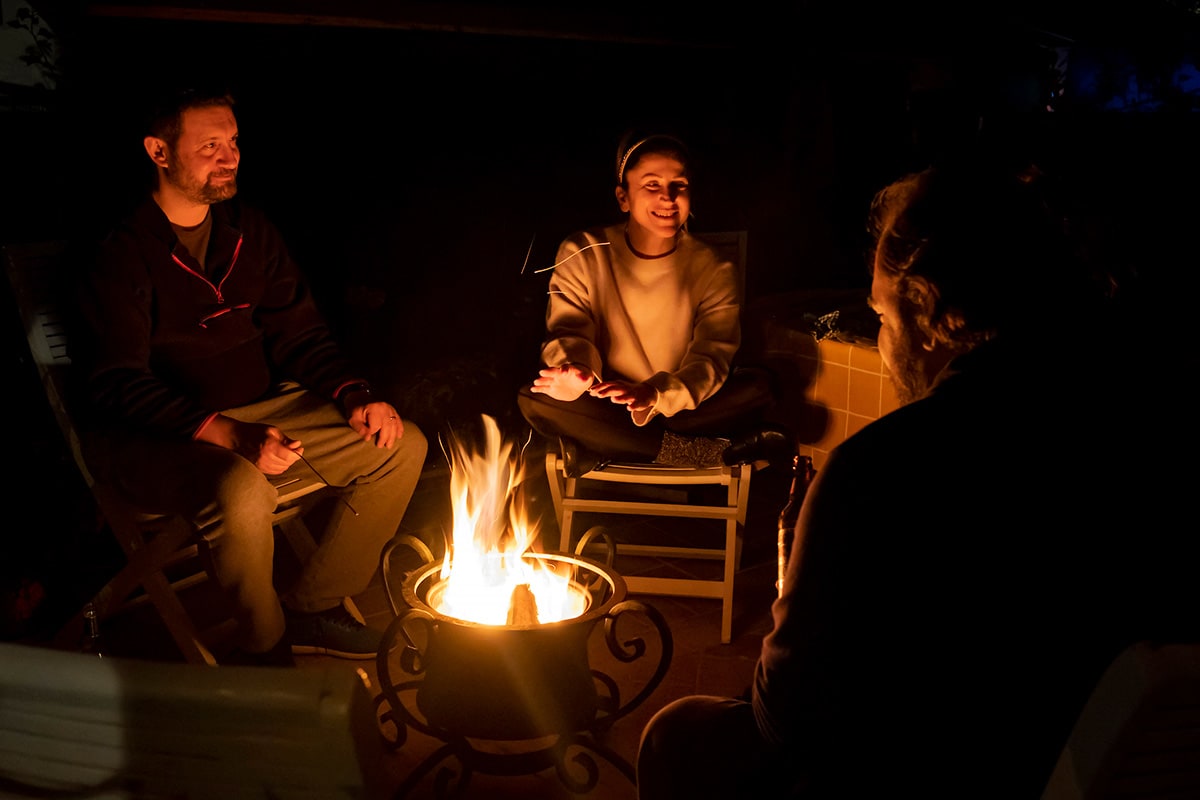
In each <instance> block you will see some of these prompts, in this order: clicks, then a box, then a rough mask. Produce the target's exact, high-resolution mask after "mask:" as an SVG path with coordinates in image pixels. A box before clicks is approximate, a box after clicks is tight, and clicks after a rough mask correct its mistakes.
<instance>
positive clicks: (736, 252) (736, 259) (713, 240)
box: [692, 231, 747, 302]
mask: <svg viewBox="0 0 1200 800" xmlns="http://www.w3.org/2000/svg"><path fill="white" fill-rule="evenodd" d="M692 235H693V236H695V237H696V238H697V239H699V240H701V241H703V242H706V243H708V244H709V245H710V246H712V248H713V249H714V250H716V251H717V254H718V255H719V256H721V258H724V259H726V260H727V261H732V262H733V265H734V266H735V267H737V272H738V290H739V292H740V294H741V296H742V301H743V302H745V298H746V241H747V233H746V231H710V232H706V233H693V234H692Z"/></svg>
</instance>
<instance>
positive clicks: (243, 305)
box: [200, 303, 250, 328]
mask: <svg viewBox="0 0 1200 800" xmlns="http://www.w3.org/2000/svg"><path fill="white" fill-rule="evenodd" d="M249 307H250V304H249V303H238V304H237V305H236V306H226V307H225V308H219V309H217V310H216V311H214V312H213V313H211V314H208V315H206V316H205V317H203V318H202V319H201V320H200V327H201V328H207V327H208V325H207V324H206V323H207V322H208V321H209V320H213V319H216V318H217V317H223V316H225V315H226V314H229V313H231V312H233V311H241V310H242V309H245V308H249Z"/></svg>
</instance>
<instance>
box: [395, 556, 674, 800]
mask: <svg viewBox="0 0 1200 800" xmlns="http://www.w3.org/2000/svg"><path fill="white" fill-rule="evenodd" d="M402 545H407V546H409V547H411V548H412V549H413V550H414V551H416V552H417V553H418V554H419V555H420V556H421V557H422V558H423V559H424V560H425V562H426V563H425V564H424V565H423V566H420V567H418V568H416V569H414V570H412V571H411V572H409V573H408V574H407V577H406V578H405V579H404V581H403V584H402V585H401V597H402V601H403V602H402V603H397V602H395V600H394V599H393V593H392V589H391V587H390V586H389V582H388V577H389V574H390V572H389V571H390V565H389V562H390V560H391V556H392V554H393V551H394V550H395V549H396V548H397V547H399V546H402ZM526 557H527V558H533V559H540V560H543V561H546V562H554V566H555V567H556V568H557V569H560V570H561V569H564V568H565V569H570V570H571V574H572V583H573V586H572V590H573V591H579V592H582V593H585V594H586V595H587V598H588V600H587V603H586V608H585V610H584V611H583V613H581V614H580V615H578V616H576V617H573V618H571V619H566V620H561V621H559V622H550V623H542V624H532V625H485V624H481V623H476V622H471V621H467V620H462V619H457V618H455V617H450V616H447V615H445V614H443V613H441V612H439V611H438V610H437V609H436V608H435V607H434V606H433V605H431V603H430V596H431V595H434V596H436V595H437V594H438V592H439V590H440V589H441V588H442V586H441V582H440V580H439V576H440V573H441V564H440V563H434V559H433V556H432V553H430V551H429V549H428V548H427V547H426V546H425V545H424V543H423V542H420V540H417V539H414V538H413V537H409V536H407V535H400V536H398V537H396V539H394V540H393V541H392V542H391V543H390V544H389V545H388V546H387V547H386V548H385V549H384V552H383V555H382V560H381V570H382V572H383V577H384V581H383V583H384V586H385V590H386V591H387V593H388V599H389V602H391V604H392V611H393V613H394V614H395V615H396V616H395V619H393V620H392V622H391V624H390V625H389V626H388V629H387V631H386V632H385V633H384V636H383V641H382V643H381V645H380V649H379V653H378V656H377V662H376V663H377V666H378V673H379V682H380V685H381V692H382V695H381V697H380V699H379V703H380V704H381V705H382V704H384V703H386V704H387V705H388V706H389V710H387V711H386V712H384V713H383V714H382V716H381V717H380V719H381V721H382V722H390V723H394V725H395V732H396V733H395V738H394V739H389V738H388V737H387V736H386V734H385V739H388V741H389V743H390V744H391V745H392V746H393V747H395V748H397V749H398V748H399V747H401V746H402V745H403V744H404V742H405V741H406V738H407V728H412V729H414V730H419V731H421V732H423V733H425V734H428V735H430V736H433V737H435V738H438V739H440V740H442V741H444V742H447V743H448V744H449V745H450V746H449V747H448V748H442V749H440V750H439V751H437V752H436V753H434V755H433V756H431V757H430V759H429V760H428V761H427V762H426V763H425V764H423V765H422V766H421V767H419V768H418V769H417V770H415V772H414V774H413V775H412V776H410V778H409V780H408V782H407V783H406V785H415V782H417V781H419V780H420V779H421V777H422V776H423V775H424V774H426V773H427V772H428V771H429V770H430V769H432V768H433V766H434V765H435V764H436V763H437V762H438V761H441V760H443V759H446V758H449V757H450V756H457V758H458V760H459V762H460V763H461V764H462V765H463V774H462V776H461V778H460V779H461V781H463V782H465V781H466V780H467V779H468V778H469V776H470V774H471V772H472V771H480V772H488V773H491V774H507V775H514V774H528V773H532V772H538V771H541V770H542V769H546V768H549V767H554V768H555V769H556V770H557V771H558V775H559V778H560V780H562V781H563V782H564V783H565V784H566V785H567V786H568V788H570V789H571V790H572V791H575V792H585V791H590V789H591V788H593V787H594V786H595V783H596V780H597V770H596V764H595V761H594V760H592V759H591V758H588V757H586V755H585V754H582V753H575V754H574V755H573V757H572V758H571V760H570V763H571V764H573V765H574V766H576V767H581V768H583V769H584V773H585V774H584V777H583V778H582V779H577V778H575V777H573V776H572V774H571V770H568V768H567V763H566V754H567V751H568V750H569V749H572V748H575V749H578V748H584V749H586V750H590V751H592V752H595V753H597V754H598V755H600V756H602V757H604V758H605V759H606V760H608V761H609V762H610V763H612V764H613V765H614V766H616V767H617V768H618V769H620V771H621V772H622V773H623V774H624V775H625V776H626V778H628V779H629V780H630V781H631V782H633V781H634V770H633V767H632V766H631V765H630V764H629V763H628V762H626V761H625V760H624V759H622V758H621V757H620V756H618V755H617V754H616V753H614V752H612V751H611V750H610V749H608V748H607V747H606V746H604V745H603V744H601V743H600V741H599V740H598V739H597V736H598V735H602V734H603V733H604V732H605V731H607V730H608V729H609V728H610V727H611V726H612V724H613V722H615V721H616V720H617V719H619V718H621V717H623V716H625V715H626V714H628V713H629V712H630V711H632V710H633V709H634V708H636V707H637V706H639V705H640V704H641V703H642V702H643V701H644V700H645V699H646V698H647V697H649V695H650V693H651V692H653V691H654V689H655V688H657V687H658V685H659V683H661V682H662V679H663V677H664V676H665V675H666V672H667V669H668V667H669V666H670V661H671V655H672V651H673V644H672V640H671V634H670V630H669V629H668V628H667V624H666V621H665V620H664V619H663V617H662V615H661V614H660V613H659V612H658V611H657V609H655V608H653V607H652V606H649V605H647V604H645V603H642V602H639V601H635V600H628V599H626V586H625V581H624V580H623V579H622V578H621V577H620V575H618V574H617V573H616V572H614V571H613V570H612V569H611V568H610V567H608V566H605V565H602V564H600V563H599V562H597V561H593V560H591V559H589V558H586V557H583V556H579V555H564V554H558V553H531V554H527V556H526ZM626 616H630V617H637V618H639V619H641V620H644V621H648V622H649V623H650V626H651V629H652V630H653V632H654V633H655V634H656V636H657V638H658V640H659V641H660V643H661V644H660V646H659V647H658V648H654V650H655V651H656V652H657V653H658V655H659V660H658V663H657V664H654V665H652V666H653V674H652V676H651V677H650V678H649V679H648V680H647V681H646V682H645V683H644V685H643V686H642V688H641V690H640V691H639V692H638V693H637V694H636V695H635V696H633V697H632V699H630V700H629V701H628V702H627V703H625V704H622V702H621V698H620V688H619V685H618V682H617V681H616V680H614V679H613V678H612V677H610V676H609V675H607V674H605V673H604V672H601V671H600V670H598V669H594V668H593V667H592V666H591V665H590V664H589V640H590V639H591V637H592V634H593V632H594V631H596V630H603V635H604V640H603V644H604V645H605V647H606V650H605V651H602V652H606V653H607V654H608V655H611V656H612V658H613V659H615V661H616V663H618V664H632V663H633V662H637V661H639V660H640V659H642V658H643V657H647V653H648V652H649V649H648V648H647V642H646V640H645V639H643V638H641V637H639V636H634V637H631V638H628V639H626V640H624V641H621V639H620V636H619V634H618V627H625V626H619V624H618V623H619V620H621V619H622V618H624V617H626ZM632 624H633V623H632V620H631V621H630V622H629V623H627V625H632ZM639 630H641V631H645V630H648V629H647V628H646V626H645V625H640V626H639ZM597 644H599V643H597ZM396 664H398V665H399V670H400V671H401V672H402V673H403V674H402V675H397V676H396V678H399V680H397V679H395V678H394V677H393V674H392V673H393V669H394V665H396ZM649 666H650V665H647V669H649ZM644 671H645V670H643V672H644ZM402 696H403V698H402ZM405 700H407V702H405ZM518 740H520V741H526V742H528V741H531V740H542V741H543V744H542V745H541V746H538V747H535V749H532V750H528V749H524V750H522V751H521V752H513V750H515V749H516V748H501V750H503V751H504V752H502V753H497V752H493V751H492V749H491V748H489V747H488V746H487V745H486V744H483V745H481V742H483V743H486V742H514V741H518ZM441 783H443V784H444V783H445V780H443V781H442V782H441ZM402 794H403V792H402Z"/></svg>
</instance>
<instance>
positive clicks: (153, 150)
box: [142, 136, 167, 168]
mask: <svg viewBox="0 0 1200 800" xmlns="http://www.w3.org/2000/svg"><path fill="white" fill-rule="evenodd" d="M142 146H143V147H145V148H146V155H148V156H150V160H151V161H153V162H154V164H155V165H156V166H159V167H164V168H165V167H166V166H167V143H166V142H164V141H163V140H162V139H160V138H158V137H157V136H147V137H146V138H145V139H143V140H142Z"/></svg>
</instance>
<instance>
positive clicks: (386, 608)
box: [104, 470, 786, 800]
mask: <svg viewBox="0 0 1200 800" xmlns="http://www.w3.org/2000/svg"><path fill="white" fill-rule="evenodd" d="M761 475H762V476H765V477H764V478H763V479H762V480H760V481H759V485H758V486H757V487H754V489H752V492H751V494H752V501H753V500H755V499H757V500H758V503H757V511H756V510H755V508H754V505H755V504H754V503H753V502H752V513H751V518H750V524H749V525H748V530H747V535H746V539H747V543H748V547H747V549H746V550H745V551H744V552H746V553H748V554H750V555H752V559H750V561H752V562H753V563H749V562H748V563H746V564H745V565H744V568H743V570H742V571H741V572H740V573H739V574H738V576H737V580H736V586H737V598H736V603H735V612H734V613H735V616H734V637H733V641H732V642H731V643H730V644H727V645H723V644H721V643H720V618H721V606H720V601H718V600H709V599H689V598H677V597H662V596H656V597H651V596H637V597H632V598H631V599H636V600H639V601H641V602H643V603H645V604H647V605H648V606H650V607H652V608H653V609H654V610H657V611H658V612H659V613H660V614H661V615H662V618H663V619H664V620H665V624H666V627H667V630H668V632H669V637H670V639H671V642H672V644H673V650H674V652H673V655H672V656H671V658H670V660H669V666H668V668H667V670H666V672H665V675H664V676H663V677H662V678H661V681H660V682H659V683H658V685H657V686H656V687H654V688H653V691H652V693H651V694H650V695H649V696H647V697H646V698H644V699H643V700H641V701H639V702H637V703H636V704H635V703H633V702H632V701H633V700H634V698H636V697H637V696H638V694H639V693H640V692H641V691H642V690H643V688H644V687H645V686H647V685H648V684H649V682H650V679H651V677H652V675H653V673H654V670H655V669H656V668H657V666H658V664H659V663H660V662H661V661H662V655H661V649H662V648H661V640H662V638H663V637H662V636H661V635H660V634H659V632H658V631H657V629H656V626H655V625H654V624H652V623H651V622H650V621H649V618H648V617H647V616H646V615H645V614H636V613H634V614H630V615H625V616H622V617H621V619H620V621H619V623H618V631H619V633H620V638H621V639H622V641H624V640H625V639H627V638H629V637H630V636H633V637H641V638H643V640H644V641H645V642H646V644H647V651H646V653H645V655H643V656H642V657H640V658H637V659H634V660H633V661H632V662H631V663H628V664H626V663H622V662H620V661H617V660H616V659H615V658H614V657H613V656H612V655H611V654H609V652H608V650H607V645H606V644H605V641H604V637H603V626H602V625H596V626H595V627H594V628H593V630H592V632H591V635H590V638H589V639H588V643H587V646H588V652H589V655H588V658H589V662H588V666H589V667H590V668H591V669H592V670H599V671H601V672H603V673H605V674H607V675H608V676H609V677H610V678H612V680H613V682H614V683H615V684H616V686H617V688H618V694H617V700H616V703H617V704H618V706H619V709H618V712H617V714H616V720H615V722H613V723H612V724H611V727H610V728H608V729H607V730H606V731H604V732H597V731H594V730H592V731H585V733H587V734H588V736H587V737H585V740H587V741H591V740H594V741H596V742H597V743H598V744H599V746H600V747H601V748H602V749H603V748H607V752H610V753H611V754H612V758H611V759H609V758H607V757H606V756H604V755H602V754H601V753H600V751H598V750H596V749H595V748H593V747H590V746H584V747H582V748H572V749H570V750H569V751H568V753H567V760H568V764H571V763H573V761H572V759H573V757H574V756H575V755H579V754H582V755H584V756H590V757H591V758H592V759H593V760H594V761H595V762H596V764H597V767H598V769H599V773H598V779H597V782H596V783H595V785H594V788H593V789H592V790H590V791H588V792H584V793H576V792H573V791H571V789H569V788H568V787H567V785H566V784H565V783H564V782H563V781H562V780H560V779H559V777H558V776H557V774H556V771H555V769H554V768H553V767H550V766H548V767H546V768H544V769H542V770H540V771H535V772H532V773H529V772H528V771H527V770H526V768H525V767H524V766H523V765H522V766H520V767H518V766H517V764H518V762H517V761H516V760H515V759H514V757H513V756H512V755H504V754H511V753H514V752H524V751H527V750H534V751H539V750H542V749H544V748H547V747H549V746H551V745H553V744H554V741H553V740H552V739H551V740H535V741H526V740H520V741H508V742H499V743H497V742H492V741H486V740H482V741H479V740H471V742H472V743H471V745H470V747H471V748H472V750H473V751H477V752H478V753H484V752H497V753H499V754H500V755H499V757H498V758H497V759H494V760H493V761H494V763H497V764H499V767H498V768H497V769H496V770H491V771H490V772H489V768H486V767H481V768H477V769H474V770H472V771H471V774H470V776H469V778H468V780H467V781H466V793H465V794H464V795H461V796H464V797H480V798H483V797H486V798H508V797H512V798H516V797H521V798H533V797H536V798H567V797H582V798H591V799H592V800H607V799H610V798H611V799H613V800H616V799H617V798H624V799H628V798H634V797H635V795H636V792H635V788H634V785H633V783H632V781H631V780H630V779H629V778H628V777H627V776H626V775H625V774H624V772H623V771H622V768H621V767H619V766H618V765H621V766H623V767H624V768H631V765H632V764H633V763H634V760H635V756H636V752H637V743H638V738H639V736H640V734H641V731H642V728H643V726H644V725H645V723H646V721H647V720H648V719H649V718H650V716H651V715H652V714H653V713H654V712H655V711H657V710H658V709H659V708H661V707H662V706H663V705H665V704H666V703H668V702H669V701H671V700H673V699H675V698H677V697H680V696H683V695H687V694H693V693H711V694H718V695H737V694H741V693H742V692H743V691H745V689H746V688H747V687H748V685H749V681H750V678H751V674H752V671H753V667H754V661H755V658H756V656H757V653H758V648H759V643H760V641H761V638H762V635H763V634H764V633H765V632H766V631H767V630H768V629H769V605H770V602H771V599H772V596H773V592H774V578H775V572H774V570H775V565H774V561H773V559H771V558H766V557H763V554H765V553H768V552H769V549H768V548H766V547H765V545H766V544H771V543H773V539H774V530H773V519H774V515H775V514H776V513H777V510H778V508H779V505H780V503H781V502H782V497H781V495H780V492H784V493H786V486H783V488H782V489H781V488H780V486H779V483H780V481H781V480H782V481H784V482H785V483H786V476H782V477H779V476H775V477H774V478H773V477H772V475H771V474H770V470H768V471H766V472H764V473H761ZM542 480H543V481H544V478H543V479H542ZM531 483H533V484H534V487H533V489H532V491H531V494H530V502H531V503H532V504H534V505H535V506H537V507H538V511H537V512H536V513H538V514H540V515H543V516H544V515H545V514H546V513H547V511H548V509H549V506H550V501H549V495H548V489H546V488H545V487H544V486H541V487H539V486H537V485H536V482H534V481H531ZM755 490H757V492H758V495H755ZM448 491H449V488H448V480H447V477H446V475H445V474H444V473H443V474H439V473H438V472H437V471H433V472H431V473H430V474H429V476H428V477H427V478H426V479H423V480H422V484H421V486H419V487H418V490H417V493H416V495H415V496H414V499H413V503H412V505H411V507H410V510H409V513H408V515H407V516H406V517H405V521H404V524H403V525H402V527H401V533H410V534H413V535H416V536H418V537H420V538H422V539H423V540H426V541H429V542H431V543H432V542H434V541H437V540H440V539H441V536H442V533H441V532H442V531H444V530H447V528H448V518H449V503H448ZM543 524H549V525H551V526H554V521H553V514H552V513H551V514H550V516H549V522H548V523H546V522H545V521H543ZM639 524H655V525H658V526H659V527H660V528H661V530H662V531H664V532H666V534H667V535H670V534H671V532H672V531H671V529H672V526H673V525H681V524H682V525H692V526H694V525H695V524H696V523H695V522H692V523H684V522H680V521H675V522H672V521H669V520H668V521H661V520H660V521H658V522H654V523H651V522H649V521H644V522H642V523H639ZM676 532H678V529H676ZM550 540H551V541H557V527H556V526H554V527H553V529H552V530H551V531H550ZM749 545H755V546H749ZM406 551H407V549H404V550H398V551H397V552H406ZM754 554H758V555H754ZM645 561H646V560H643V563H640V564H635V563H633V562H631V561H622V560H621V559H620V558H618V560H617V562H616V563H615V564H614V568H615V569H616V571H617V572H618V574H627V572H629V571H633V570H642V569H652V568H656V567H655V565H654V564H652V563H651V564H647V563H645ZM395 563H400V560H399V557H397V561H396V562H395ZM663 566H665V565H661V564H660V565H659V568H661V567H663ZM712 566H714V565H713V564H711V563H710V564H695V565H689V564H683V563H678V562H676V563H674V564H671V565H669V568H670V569H675V570H683V571H688V572H693V573H694V574H696V575H697V576H702V575H706V574H707V573H706V572H705V570H706V569H711V567H712ZM401 580H402V579H401ZM396 582H397V581H396V579H393V581H392V585H393V586H395V585H396ZM191 591H199V589H197V590H191ZM395 594H396V597H397V602H399V592H398V590H396V591H395ZM355 600H356V603H357V605H358V607H359V609H360V610H361V611H362V613H363V615H364V617H365V619H366V622H367V623H368V624H369V625H371V626H372V627H375V628H378V629H380V630H386V629H387V627H388V625H389V623H390V622H391V621H392V620H393V619H394V614H393V612H392V608H391V604H390V602H389V598H388V593H387V592H386V591H385V589H384V586H383V584H382V581H381V579H379V578H377V579H376V580H375V581H374V582H373V583H372V585H371V586H370V587H369V588H368V589H367V591H365V592H364V593H363V594H361V595H359V596H358V597H356V598H355ZM626 625H628V627H623V626H626ZM104 639H105V647H106V650H107V652H108V653H110V654H111V655H114V656H128V657H136V658H144V659H158V660H178V658H179V655H178V652H177V651H176V650H175V648H174V646H173V644H172V643H171V641H170V639H169V638H167V635H166V633H165V631H164V630H163V629H162V626H161V624H160V623H159V622H158V620H157V618H156V616H155V615H154V612H153V610H152V609H151V608H149V607H148V606H143V607H140V608H135V609H133V610H130V611H126V612H124V613H122V614H120V615H117V616H115V617H112V618H110V619H108V620H106V621H105V622H104ZM297 661H298V666H299V668H301V669H304V668H311V667H314V666H328V665H329V664H331V663H334V664H344V665H345V666H346V668H347V669H354V668H356V667H361V668H363V669H364V670H365V671H366V672H367V673H368V675H369V676H370V678H371V681H372V685H373V687H375V690H376V692H377V696H380V695H382V693H381V692H379V685H380V681H379V675H378V670H377V668H376V665H375V662H374V661H362V662H352V661H340V660H337V659H332V658H327V657H319V656H299V657H297ZM393 663H394V664H395V665H396V666H393V667H391V668H389V669H390V671H391V670H394V672H393V674H391V675H390V679H391V680H392V682H393V683H396V684H399V683H401V682H403V681H405V680H409V679H411V677H410V676H407V675H406V674H405V673H404V672H403V669H402V668H401V667H400V666H398V663H399V662H398V661H396V662H393ZM413 698H414V695H413V693H412V692H409V693H407V694H403V695H401V702H402V703H406V704H413V705H415V703H413ZM380 702H381V705H380V714H381V718H380V727H381V732H382V733H384V734H386V738H388V739H394V738H395V735H396V722H395V721H394V720H395V719H396V717H394V716H392V715H391V714H389V713H388V712H389V709H390V706H389V704H388V703H387V702H386V699H385V698H383V697H381V700H380ZM406 711H407V712H408V713H416V709H415V708H408V709H406ZM401 718H402V717H401ZM589 726H590V727H598V726H592V725H591V723H589ZM404 729H405V734H406V737H405V738H406V741H405V742H404V744H403V746H402V747H399V748H391V747H389V748H387V753H388V754H387V757H386V763H385V764H384V765H383V771H384V773H385V775H386V776H387V781H388V784H389V788H390V790H391V791H393V792H399V790H401V789H404V790H405V794H404V796H407V797H412V798H422V797H434V796H438V795H437V794H436V789H435V781H436V776H437V774H438V773H440V772H442V771H443V770H445V769H450V770H453V771H454V772H455V773H456V774H461V760H460V759H458V758H454V757H451V758H432V759H431V756H432V755H433V754H434V753H435V751H437V750H439V749H440V748H442V747H443V745H445V744H446V743H445V742H444V741H443V740H442V739H441V738H439V737H437V736H431V735H427V734H426V733H423V732H421V731H420V730H418V729H417V728H414V727H411V726H409V725H404ZM592 734H595V735H594V736H593V735H592ZM460 752H464V754H465V755H466V757H467V758H468V759H474V758H475V757H476V756H475V754H474V753H473V752H470V751H460ZM614 762H616V763H614ZM426 768H428V772H427V773H426V774H425V775H424V778H423V779H421V780H420V781H418V782H417V783H415V784H414V785H413V786H411V787H408V786H406V784H405V781H406V780H408V779H409V778H410V776H412V775H413V774H414V770H418V769H420V770H421V771H422V772H424V771H425V769H426ZM569 769H573V768H571V767H569ZM509 771H512V772H518V773H525V774H515V775H508V774H504V773H505V772H509ZM572 775H573V779H575V780H586V778H585V773H584V772H582V771H579V772H578V773H572Z"/></svg>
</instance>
